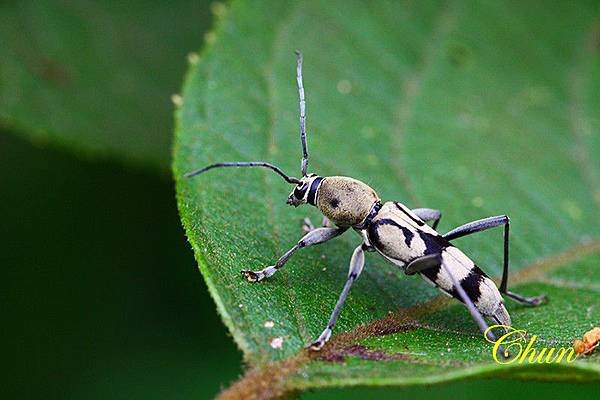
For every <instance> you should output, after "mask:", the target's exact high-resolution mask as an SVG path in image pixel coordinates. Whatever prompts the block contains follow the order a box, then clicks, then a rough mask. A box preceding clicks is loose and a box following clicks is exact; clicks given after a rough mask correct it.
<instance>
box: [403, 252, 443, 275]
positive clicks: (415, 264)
mask: <svg viewBox="0 0 600 400" xmlns="http://www.w3.org/2000/svg"><path fill="white" fill-rule="evenodd" d="M441 262H442V256H441V255H440V254H429V255H427V256H423V257H419V258H416V259H414V260H412V261H411V262H409V263H408V265H407V266H406V268H405V269H404V273H405V274H406V275H414V274H416V273H417V272H420V271H423V270H425V269H429V268H432V267H437V266H438V265H440V264H441Z"/></svg>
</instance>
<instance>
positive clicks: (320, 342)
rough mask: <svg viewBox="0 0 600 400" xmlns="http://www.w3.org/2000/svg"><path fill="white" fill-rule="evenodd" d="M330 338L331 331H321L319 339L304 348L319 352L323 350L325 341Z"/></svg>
mask: <svg viewBox="0 0 600 400" xmlns="http://www.w3.org/2000/svg"><path fill="white" fill-rule="evenodd" d="M330 337H331V329H330V328H326V329H325V330H324V331H323V333H321V335H320V336H319V338H318V339H317V340H315V341H314V342H312V343H311V344H309V345H308V346H306V348H308V349H309V350H311V351H319V350H321V349H322V348H323V346H324V345H325V343H327V341H328V340H329V338H330Z"/></svg>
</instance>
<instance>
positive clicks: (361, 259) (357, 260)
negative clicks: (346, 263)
mask: <svg viewBox="0 0 600 400" xmlns="http://www.w3.org/2000/svg"><path fill="white" fill-rule="evenodd" d="M365 248H366V246H365V244H364V243H363V244H361V245H360V246H358V247H357V248H356V249H355V250H354V253H353V254H352V258H351V259H350V268H349V271H348V279H347V280H346V284H345V285H344V289H343V290H342V293H341V294H340V297H339V299H338V301H337V303H336V305H335V308H334V309H333V312H332V313H331V317H330V318H329V322H328V323H327V327H326V328H325V330H323V332H322V333H321V335H319V338H318V339H317V340H315V341H314V342H313V343H311V344H310V345H309V346H308V348H309V349H311V350H313V351H319V350H321V348H322V347H323V345H324V344H325V343H327V341H328V340H329V338H330V337H331V331H332V329H333V327H334V326H335V322H336V321H337V318H338V315H339V314H340V311H342V306H343V305H344V302H345V301H346V297H347V296H348V292H350V288H351V287H352V284H353V283H354V281H355V280H356V279H358V277H359V276H360V273H361V272H362V270H363V267H364V265H365V252H364V250H365Z"/></svg>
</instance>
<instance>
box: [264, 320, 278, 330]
mask: <svg viewBox="0 0 600 400" xmlns="http://www.w3.org/2000/svg"><path fill="white" fill-rule="evenodd" d="M263 326H264V327H265V328H268V329H271V328H272V327H274V326H275V322H273V321H265V323H264V324H263Z"/></svg>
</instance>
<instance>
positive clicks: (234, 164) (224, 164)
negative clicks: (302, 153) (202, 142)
mask: <svg viewBox="0 0 600 400" xmlns="http://www.w3.org/2000/svg"><path fill="white" fill-rule="evenodd" d="M221 167H263V168H269V169H271V170H273V171H275V172H276V173H277V174H278V175H279V176H281V177H282V178H283V179H285V181H286V182H287V183H292V184H294V185H297V184H298V183H300V180H299V179H298V178H294V177H293V176H288V175H286V174H285V172H283V171H282V170H281V169H280V168H279V167H277V166H275V165H273V164H270V163H268V162H264V161H245V162H244V161H242V162H220V163H216V164H211V165H208V166H206V167H203V168H199V169H197V170H194V171H191V172H188V173H187V174H185V177H186V178H191V177H192V176H196V175H200V174H201V173H203V172H206V171H208V170H209V169H213V168H221Z"/></svg>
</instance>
